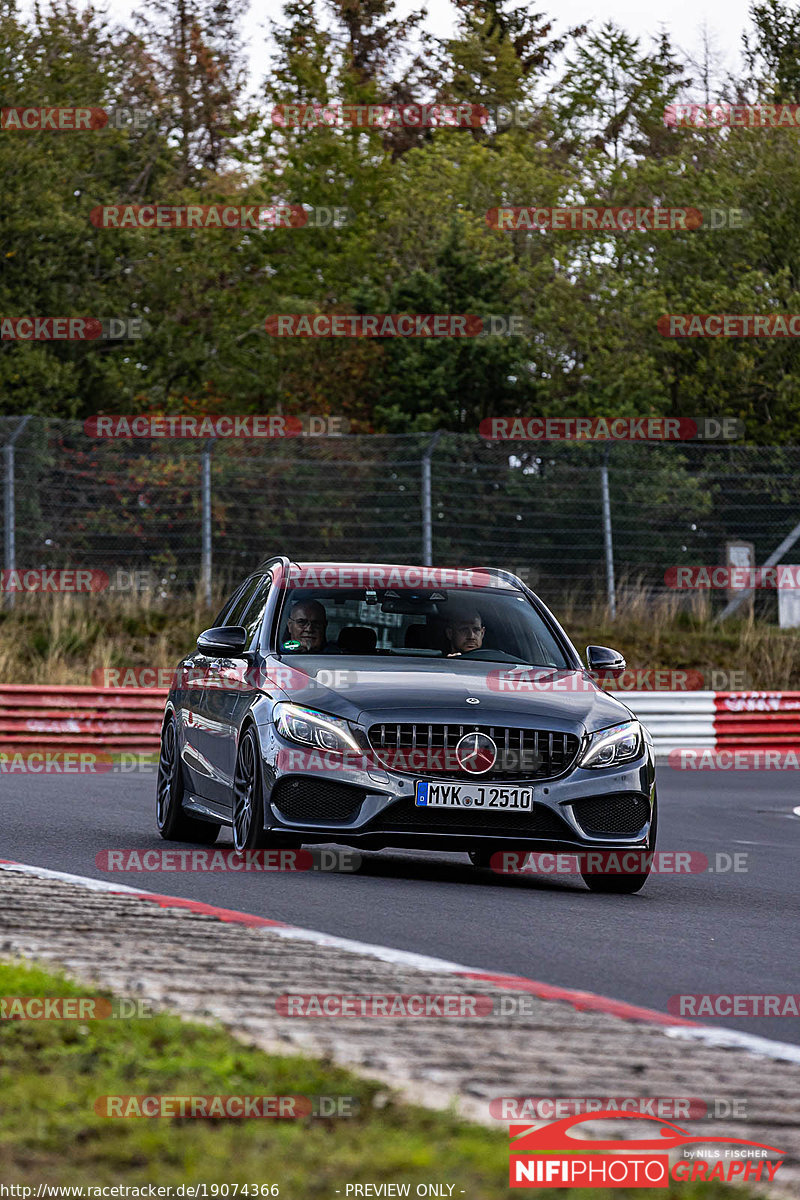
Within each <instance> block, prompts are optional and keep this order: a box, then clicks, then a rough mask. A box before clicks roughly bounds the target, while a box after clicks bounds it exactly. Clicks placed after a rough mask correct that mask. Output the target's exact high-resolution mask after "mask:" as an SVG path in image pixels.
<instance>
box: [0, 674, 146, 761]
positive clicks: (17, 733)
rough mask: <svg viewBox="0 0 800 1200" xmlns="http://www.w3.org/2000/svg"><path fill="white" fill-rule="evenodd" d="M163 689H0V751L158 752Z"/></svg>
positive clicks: (3, 686)
mask: <svg viewBox="0 0 800 1200" xmlns="http://www.w3.org/2000/svg"><path fill="white" fill-rule="evenodd" d="M166 697H167V692H166V690H165V689H163V688H136V689H133V688H95V687H71V686H69V685H64V686H46V687H42V686H39V685H33V686H30V685H22V684H0V748H3V749H5V750H11V749H13V750H24V749H25V748H26V747H27V748H29V749H34V748H35V749H37V750H55V749H62V750H64V749H96V748H97V747H98V746H101V747H102V748H103V749H104V750H110V751H114V750H129V751H132V752H134V753H145V754H152V752H153V751H154V750H157V749H158V740H159V736H160V734H161V718H162V715H163V712H164V701H165V700H166Z"/></svg>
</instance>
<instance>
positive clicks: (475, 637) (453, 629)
mask: <svg viewBox="0 0 800 1200" xmlns="http://www.w3.org/2000/svg"><path fill="white" fill-rule="evenodd" d="M444 632H445V636H446V637H447V641H448V643H449V645H450V649H449V650H448V652H447V657H448V658H455V657H456V655H459V654H469V652H470V650H480V648H481V646H482V645H483V635H484V634H485V633H486V626H485V625H484V623H483V618H482V616H481V614H480V613H479V612H478V611H477V609H474V608H473V609H471V610H469V611H467V612H461V613H454V614H453V615H452V616H450V617H449V618H448V620H447V623H446V624H445V627H444Z"/></svg>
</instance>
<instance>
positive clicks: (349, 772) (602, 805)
mask: <svg viewBox="0 0 800 1200" xmlns="http://www.w3.org/2000/svg"><path fill="white" fill-rule="evenodd" d="M262 734H266V735H267V744H266V745H265V746H264V774H265V781H266V803H265V824H266V827H267V828H268V829H270V830H271V831H272V832H273V833H275V834H280V833H285V834H287V835H291V836H292V837H293V838H294V839H297V840H302V841H303V842H305V843H309V844H310V843H314V842H339V843H343V844H345V845H353V846H360V847H363V848H365V849H372V850H380V849H383V848H385V847H387V846H393V847H397V848H416V849H430V850H472V849H478V848H483V847H488V846H492V847H497V848H498V849H502V848H504V847H505V848H511V847H514V848H519V847H522V848H525V847H530V848H532V849H533V848H537V849H542V850H556V849H561V848H564V849H573V850H575V849H591V848H594V849H597V848H622V847H642V846H646V845H647V843H648V837H649V833H650V822H651V817H652V813H653V806H654V803H655V765H654V760H653V751H652V746H651V744H650V743H649V741H646V742H645V744H644V746H643V751H642V754H641V756H640V758H638V759H637V760H636V761H634V762H632V763H630V764H626V765H625V767H624V769H620V768H606V769H600V770H592V769H588V770H587V769H585V768H580V767H576V768H573V769H572V770H570V771H569V772H568V773H567V774H565V775H563V776H562V777H561V778H558V779H548V780H536V781H534V782H530V781H526V780H524V779H520V780H517V781H516V783H518V784H519V785H520V786H526V787H532V788H533V803H534V807H533V811H532V812H519V813H508V812H503V811H501V810H497V811H487V810H481V809H474V808H463V809H460V808H459V809H456V808H453V809H428V808H424V807H419V808H418V807H416V805H415V794H416V780H417V779H418V778H421V776H418V775H413V774H406V773H401V772H397V771H391V770H384V769H382V768H375V767H372V766H370V768H369V769H362V768H359V767H356V766H338V767H337V766H336V765H335V762H333V761H331V759H330V756H328V757H327V758H326V756H324V755H321V756H320V762H319V764H318V765H317V766H315V769H314V770H313V772H311V771H309V770H308V762H307V761H302V763H301V765H300V767H299V769H298V770H292V769H285V766H284V764H286V762H287V761H288V762H289V764H290V765H291V761H292V760H291V755H289V754H287V751H290V750H291V749H295V750H296V749H297V747H293V746H291V745H290V744H289V743H288V742H286V741H284V740H283V739H282V738H280V737H279V736H278V734H277V733H276V732H275V730H274V727H270V728H269V729H268V730H265V729H262ZM279 755H280V756H279ZM297 757H298V759H300V758H301V757H302V758H303V759H307V756H300V755H298V756H297ZM279 762H280V764H281V765H280V766H279ZM427 777H428V778H434V776H431V775H429V776H427ZM437 778H438V776H437ZM442 778H444V777H442ZM445 782H447V780H446V779H445ZM462 782H463V781H462ZM486 782H487V783H491V782H492V781H491V780H487V781H486ZM502 783H503V784H504V785H507V784H511V785H512V786H513V783H514V781H511V780H507V779H503V780H502Z"/></svg>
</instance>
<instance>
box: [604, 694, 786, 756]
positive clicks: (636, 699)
mask: <svg viewBox="0 0 800 1200" xmlns="http://www.w3.org/2000/svg"><path fill="white" fill-rule="evenodd" d="M612 694H613V695H616V696H618V697H619V699H620V700H622V701H623V703H624V704H627V705H628V707H629V708H630V709H631V710H632V711H633V712H634V713H635V714H636V716H637V717H639V718H640V720H641V721H642V723H643V724H644V725H646V726H647V728H648V729H649V730H650V732H651V734H652V735H653V742H654V744H655V747H656V752H657V753H658V754H659V755H666V754H669V752H670V751H671V750H678V749H686V748H688V747H695V748H698V749H708V750H722V749H725V750H736V749H753V750H777V749H787V748H789V747H798V748H800V692H614V693H612Z"/></svg>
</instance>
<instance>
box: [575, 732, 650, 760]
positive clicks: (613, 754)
mask: <svg viewBox="0 0 800 1200" xmlns="http://www.w3.org/2000/svg"><path fill="white" fill-rule="evenodd" d="M641 748H642V727H641V725H640V724H639V722H638V721H626V722H625V723H624V725H612V727H611V728H610V729H600V730H598V732H597V733H593V734H591V736H590V737H589V741H588V742H587V744H586V747H585V749H584V751H583V754H582V755H581V757H580V758H579V760H578V766H579V767H616V766H617V765H618V764H619V763H624V762H631V761H632V760H633V759H634V758H638V757H639V754H640V753H641Z"/></svg>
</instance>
